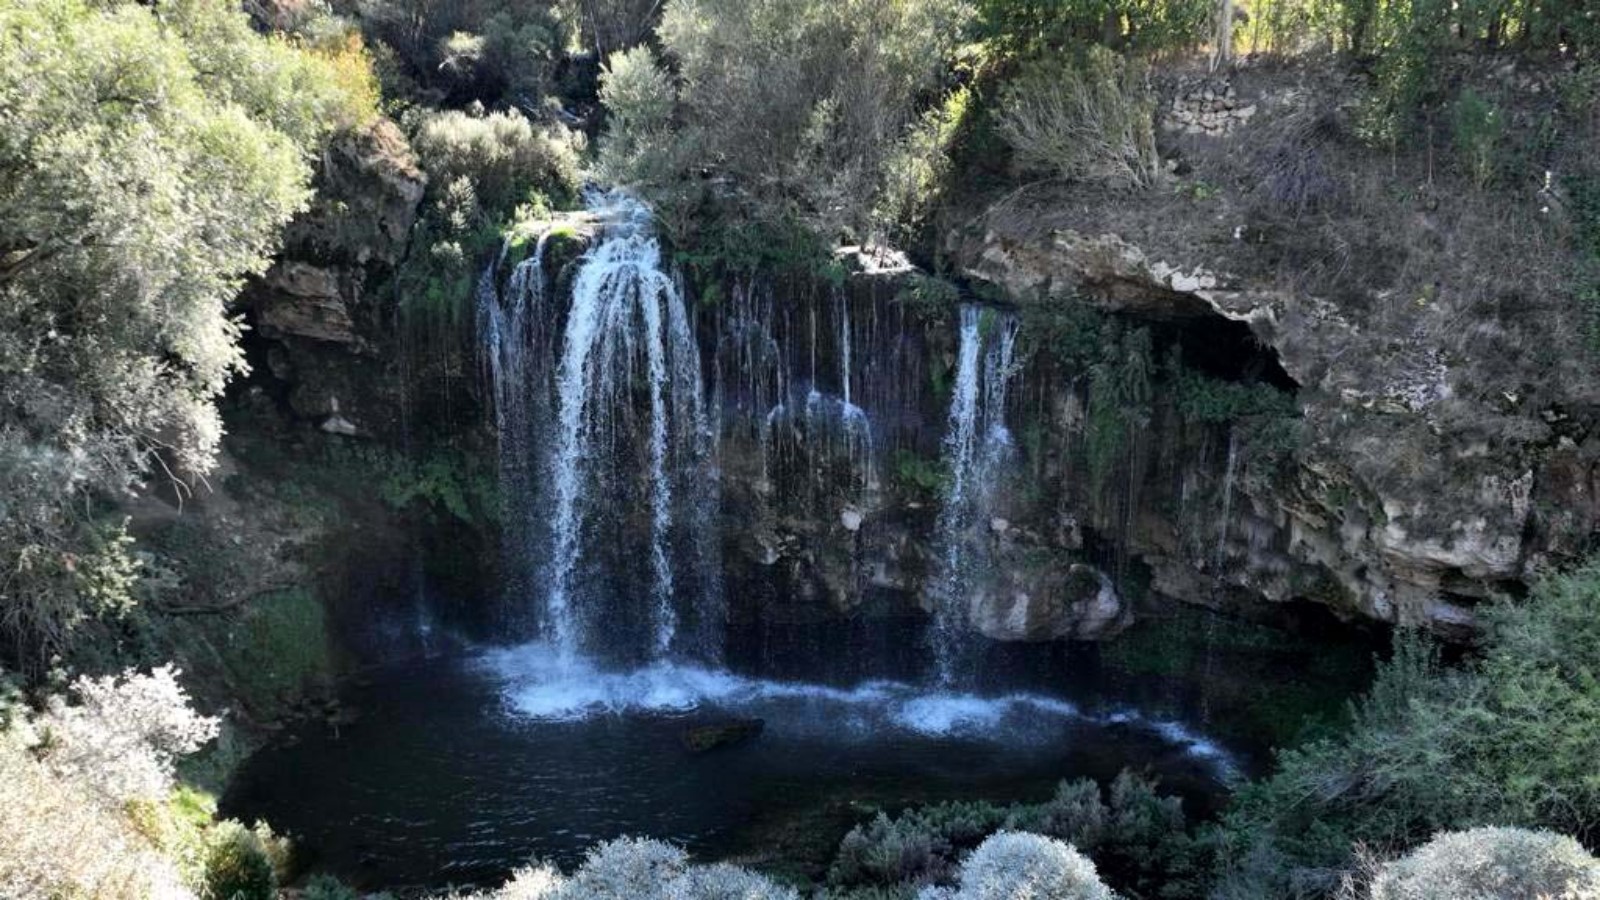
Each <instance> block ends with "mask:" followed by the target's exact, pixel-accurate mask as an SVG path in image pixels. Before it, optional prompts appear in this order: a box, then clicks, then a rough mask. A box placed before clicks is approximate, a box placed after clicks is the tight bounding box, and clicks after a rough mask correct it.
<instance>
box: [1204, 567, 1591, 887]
mask: <svg viewBox="0 0 1600 900" xmlns="http://www.w3.org/2000/svg"><path fill="white" fill-rule="evenodd" d="M1597 604H1600V564H1595V563H1591V564H1589V565H1587V566H1585V567H1583V568H1581V569H1578V570H1576V571H1574V572H1572V573H1569V574H1566V575H1561V576H1557V577H1553V578H1550V579H1549V580H1547V581H1545V582H1544V583H1542V584H1541V585H1539V586H1538V588H1537V589H1536V590H1535V591H1534V592H1533V594H1532V596H1531V597H1530V598H1529V599H1528V600H1527V601H1526V602H1524V603H1522V604H1517V605H1512V604H1506V605H1498V606H1494V607H1491V608H1488V609H1486V610H1485V612H1484V618H1485V621H1486V624H1487V626H1488V643H1487V647H1486V649H1485V651H1484V654H1483V657H1482V658H1481V659H1480V660H1478V661H1476V662H1474V663H1472V664H1471V665H1469V666H1467V667H1466V668H1464V669H1459V670H1450V669H1445V668H1443V667H1441V666H1440V665H1439V663H1438V659H1437V653H1436V652H1435V651H1434V650H1432V649H1431V648H1430V647H1429V646H1428V645H1427V644H1426V643H1423V642H1421V640H1420V639H1417V638H1406V639H1403V640H1401V641H1400V642H1399V643H1398V645H1397V649H1396V653H1395V656H1394V658H1393V659H1392V660H1390V661H1389V662H1388V663H1387V664H1386V665H1385V666H1384V667H1383V668H1382V669H1381V670H1380V674H1379V676H1378V679H1377V681H1376V683H1375V685H1374V687H1373V690H1372V693H1371V694H1370V695H1369V696H1368V697H1366V698H1365V699H1364V700H1363V701H1362V702H1361V703H1360V704H1359V705H1358V706H1357V708H1356V710H1355V716H1354V722H1353V725H1352V727H1351V729H1350V731H1349V732H1348V733H1347V734H1346V735H1345V736H1343V737H1340V738H1337V739H1329V740H1324V741H1319V742H1316V743H1313V744H1310V745H1308V746H1306V747H1303V748H1300V749H1297V750H1294V751H1290V752H1288V753H1286V754H1284V755H1283V756H1282V758H1281V761H1280V764H1279V767H1278V771H1277V773H1276V774H1274V775H1273V776H1272V777H1271V778H1270V779H1268V780H1266V781H1264V782H1261V783H1259V784H1256V785H1252V786H1250V787H1248V788H1246V789H1245V791H1244V792H1243V793H1242V794H1241V797H1240V800H1239V802H1238V804H1237V805H1236V808H1235V810H1234V811H1232V812H1231V813H1229V815H1228V817H1227V821H1226V826H1227V827H1226V830H1225V832H1224V835H1225V841H1224V845H1223V849H1224V859H1225V861H1226V862H1227V866H1226V872H1225V885H1226V886H1228V887H1229V889H1230V891H1231V893H1228V894H1226V896H1240V897H1244V896H1252V895H1257V894H1260V893H1262V892H1266V893H1275V894H1277V895H1279V896H1299V895H1302V894H1316V893H1319V892H1322V891H1326V890H1329V889H1330V887H1331V885H1332V883H1333V882H1334V881H1335V880H1336V879H1337V876H1338V873H1339V872H1340V871H1342V870H1344V869H1346V868H1348V867H1349V866H1350V865H1351V854H1352V848H1353V846H1354V845H1355V844H1356V843H1358V842H1359V843H1362V844H1365V845H1368V846H1370V847H1372V848H1374V849H1376V850H1378V851H1380V852H1382V851H1385V850H1389V849H1391V848H1403V847H1408V846H1411V845H1413V844H1415V843H1417V842H1419V841H1421V840H1423V839H1425V838H1426V837H1427V836H1428V835H1429V834H1431V833H1433V832H1435V831H1439V830H1447V829H1453V828H1462V827H1469V826H1473V825H1480V824H1489V823H1493V824H1501V825H1515V826H1521V827H1531V828H1547V829H1551V830H1554V831H1558V832H1561V833H1563V834H1572V835H1577V836H1579V837H1584V836H1593V835H1596V834H1600V784H1597V783H1596V781H1595V779H1594V766H1593V759H1594V748H1595V747H1596V746H1600V686H1597V685H1600V678H1597V675H1600V617H1597V616H1596V615H1595V614H1594V610H1595V609H1596V607H1597Z"/></svg>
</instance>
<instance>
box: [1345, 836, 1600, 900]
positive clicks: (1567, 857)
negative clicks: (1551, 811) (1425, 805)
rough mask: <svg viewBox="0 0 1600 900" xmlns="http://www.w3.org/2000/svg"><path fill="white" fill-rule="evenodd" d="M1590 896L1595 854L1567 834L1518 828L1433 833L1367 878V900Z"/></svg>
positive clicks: (1599, 867) (1595, 883)
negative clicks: (1369, 888)
mask: <svg viewBox="0 0 1600 900" xmlns="http://www.w3.org/2000/svg"><path fill="white" fill-rule="evenodd" d="M1593 897H1600V860H1596V859H1595V858H1594V857H1593V856H1591V855H1590V854H1589V853H1588V851H1586V850H1584V849H1583V846H1582V845H1581V844H1579V843H1578V842H1577V841H1575V840H1573V839H1572V838H1569V837H1563V836H1562V835H1559V834H1554V833H1552V832H1549V831H1527V830H1524V829H1521V828H1474V829H1472V830H1470V831H1457V832H1449V833H1445V834H1439V835H1436V836H1435V837H1434V838H1433V840H1431V841H1429V842H1428V843H1426V844H1424V845H1423V846H1422V847H1420V848H1418V849H1417V850H1415V851H1413V852H1412V853H1411V855H1410V856H1406V857H1403V858H1401V859H1398V860H1395V861H1394V862H1391V863H1387V864H1385V865H1384V866H1382V867H1381V868H1380V869H1379V870H1378V873H1377V875H1376V877H1374V879H1373V881H1372V900H1437V898H1450V900H1502V898H1529V900H1533V898H1550V900H1569V898H1570V900H1587V898H1593Z"/></svg>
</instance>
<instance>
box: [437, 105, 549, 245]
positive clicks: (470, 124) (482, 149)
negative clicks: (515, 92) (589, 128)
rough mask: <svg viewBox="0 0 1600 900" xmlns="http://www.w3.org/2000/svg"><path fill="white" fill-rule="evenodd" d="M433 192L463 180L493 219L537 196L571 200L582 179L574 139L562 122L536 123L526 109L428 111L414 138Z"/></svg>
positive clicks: (450, 187)
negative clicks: (471, 112)
mask: <svg viewBox="0 0 1600 900" xmlns="http://www.w3.org/2000/svg"><path fill="white" fill-rule="evenodd" d="M412 145H413V147H414V148H415V149H416V151H417V156H418V158H419V159H420V160H421V161H422V166H423V168H424V169H425V170H427V172H428V177H429V179H430V181H431V183H432V184H433V185H434V186H435V196H436V197H437V196H439V194H440V192H442V191H445V190H456V191H462V190H465V188H460V187H454V186H455V185H456V184H457V183H458V181H459V180H461V179H465V180H466V183H467V184H468V185H470V186H471V192H472V194H473V196H474V197H475V198H476V200H477V202H478V203H479V204H481V205H482V207H483V209H484V210H485V211H486V212H487V213H488V214H489V215H490V217H491V218H494V219H496V220H501V219H504V218H506V217H508V216H509V215H510V213H511V212H512V211H513V210H515V209H516V208H517V207H518V206H519V205H521V204H523V203H526V202H528V200H529V199H530V198H531V197H532V196H533V195H534V194H535V193H538V194H541V195H543V196H546V197H549V198H551V199H553V200H555V201H556V202H558V203H559V202H562V201H566V200H569V199H571V198H572V197H574V196H575V195H576V193H577V187H578V182H579V151H580V147H579V145H578V144H577V143H576V139H575V138H574V137H573V135H572V134H571V133H569V132H568V131H567V130H566V129H564V128H562V127H560V126H558V125H547V126H536V125H535V124H534V123H533V122H532V121H530V120H529V119H528V118H527V117H526V116H524V115H523V114H522V113H520V112H518V111H516V110H511V111H509V112H493V113H489V114H487V115H482V116H475V115H471V114H470V113H465V112H459V111H456V110H445V111H442V112H434V113H428V114H425V115H424V116H423V117H422V119H421V121H420V122H419V123H418V125H417V128H416V133H415V134H414V135H413V137H412Z"/></svg>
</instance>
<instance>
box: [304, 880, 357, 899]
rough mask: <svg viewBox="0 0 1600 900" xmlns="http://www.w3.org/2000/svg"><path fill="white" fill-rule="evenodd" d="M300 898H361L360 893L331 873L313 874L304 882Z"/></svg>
mask: <svg viewBox="0 0 1600 900" xmlns="http://www.w3.org/2000/svg"><path fill="white" fill-rule="evenodd" d="M300 900H361V895H360V894H359V893H357V892H356V891H355V889H354V888H350V887H346V886H345V884H344V883H343V882H341V881H340V880H339V879H337V878H335V877H333V876H332V875H314V876H312V877H311V880H310V881H308V882H306V887H305V890H304V891H302V892H301V893H300Z"/></svg>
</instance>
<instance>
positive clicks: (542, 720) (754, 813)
mask: <svg viewBox="0 0 1600 900" xmlns="http://www.w3.org/2000/svg"><path fill="white" fill-rule="evenodd" d="M346 701H347V703H348V704H350V705H351V706H352V707H353V708H355V709H358V710H360V713H361V715H360V717H359V718H358V719H357V720H356V721H354V722H353V723H350V724H347V725H345V726H342V727H340V728H337V729H334V728H331V727H330V726H329V725H328V724H327V723H323V722H307V723H303V724H301V725H300V726H298V727H296V728H295V729H293V730H292V731H291V733H289V734H286V735H284V736H283V737H282V739H280V740H279V741H277V742H276V743H275V744H274V745H273V746H271V747H269V748H267V749H266V750H264V751H262V752H261V753H259V754H257V755H256V756H255V757H253V758H252V759H251V760H250V761H249V762H248V763H247V765H246V767H245V769H244V771H243V772H242V773H241V775H240V777H239V778H238V780H237V781H236V783H235V785H234V787H233V789H232V790H231V792H230V794H229V796H228V797H226V798H225V799H224V804H223V805H224V812H225V813H226V814H228V815H233V816H242V817H246V818H252V817H257V816H259V817H264V818H266V819H267V820H268V821H270V822H272V823H273V825H274V827H276V828H279V829H280V830H287V831H289V832H290V833H292V834H294V835H296V836H297V837H298V838H299V839H300V842H301V844H302V845H303V846H304V847H305V848H306V849H307V850H308V851H309V854H310V860H309V861H310V862H311V864H312V865H313V867H315V868H318V869H323V870H329V871H333V872H335V873H338V874H340V875H342V876H343V877H345V878H347V879H349V880H351V881H352V882H354V883H356V884H358V885H360V886H362V887H365V888H368V889H378V888H387V887H402V886H424V885H425V886H431V887H439V886H442V885H444V884H449V883H454V884H458V885H459V884H492V883H497V882H498V881H499V880H501V879H502V878H503V877H504V875H505V874H506V873H507V872H508V871H509V870H510V869H512V868H514V867H516V866H518V865H521V864H523V863H525V862H526V861H528V860H529V859H531V858H534V857H538V858H543V859H553V860H555V861H557V862H559V863H562V864H563V865H567V866H570V865H572V864H573V863H574V862H575V861H576V860H577V859H578V858H580V856H581V854H582V852H583V850H584V849H585V848H587V847H588V846H590V845H592V844H593V843H595V842H596V841H600V840H605V839H609V838H612V837H617V836H619V835H624V834H637V835H649V836H653V837H660V838H665V839H668V840H672V841H676V842H678V843H681V844H683V845H684V846H686V847H687V848H688V849H689V850H690V851H691V852H693V853H694V854H696V855H697V856H699V857H700V858H702V859H716V858H724V857H738V858H741V859H744V860H746V861H755V862H759V861H761V860H763V859H772V858H776V857H782V856H785V855H786V854H788V853H790V852H791V849H790V848H788V847H786V846H780V845H783V844H785V842H789V841H793V840H796V839H797V838H796V835H797V834H799V835H801V837H804V836H805V835H806V834H810V835H811V836H812V837H814V838H816V839H817V840H819V841H820V842H821V843H822V844H823V845H825V846H831V845H832V844H833V843H836V842H837V840H838V837H840V836H842V834H843V831H844V830H847V829H848V827H849V825H850V824H851V823H852V822H854V821H858V820H859V819H861V818H862V817H864V816H865V815H866V814H867V811H868V809H869V808H870V807H872V806H882V807H886V808H898V807H901V806H905V805H910V804H916V803H926V802H935V801H939V800H946V799H979V798H982V799H989V800H994V801H1001V802H1004V801H1012V800H1042V799H1044V798H1046V797H1048V796H1049V795H1050V794H1051V793H1052V792H1053V790H1054V786H1055V784H1056V783H1057V782H1058V781H1059V780H1060V779H1062V778H1065V777H1082V776H1088V777H1094V778H1100V779H1109V778H1111V777H1114V776H1115V775H1116V773H1117V772H1118V771H1120V770H1121V769H1122V768H1124V767H1131V768H1135V769H1147V770H1150V771H1152V772H1154V773H1156V774H1158V775H1160V776H1161V777H1162V779H1163V783H1164V785H1165V786H1166V787H1167V789H1169V790H1172V791H1174V792H1176V793H1179V794H1180V795H1183V796H1185V797H1186V799H1187V800H1188V801H1189V802H1190V805H1191V806H1197V805H1198V806H1202V807H1203V806H1205V805H1206V804H1207V803H1208V802H1209V801H1211V800H1214V799H1215V798H1216V797H1217V796H1218V794H1219V793H1220V792H1221V791H1222V789H1223V787H1224V785H1225V784H1226V782H1227V781H1228V780H1229V779H1231V778H1232V777H1234V773H1235V772H1236V770H1237V765H1236V762H1235V760H1234V758H1233V757H1232V756H1231V755H1230V754H1229V753H1228V752H1226V751H1225V750H1223V749H1222V748H1221V747H1220V746H1218V745H1217V744H1216V743H1214V742H1212V741H1210V740H1208V739H1206V738H1205V737H1203V736H1201V735H1200V734H1198V733H1196V732H1195V731H1193V730H1191V729H1190V728H1188V727H1186V726H1185V725H1184V724H1183V723H1181V722H1178V721H1176V720H1171V719H1162V718H1154V717H1146V716H1145V715H1143V714H1141V713H1140V712H1138V711H1136V710H1132V709H1116V708H1111V709H1103V708H1096V709H1094V710H1092V711H1090V710H1085V709H1082V708H1080V707H1079V706H1078V705H1076V704H1074V703H1071V702H1068V701H1067V700H1064V699H1060V698H1056V697H1051V696H1047V695H1045V694H1042V693H1030V692H1026V691H1019V692H1014V693H1005V694H1000V695H996V696H978V695H974V694H961V693H949V692H936V691H932V692H930V691H927V690H924V689H921V688H918V687H916V686H914V685H912V684H910V683H907V682H903V681H894V680H863V681H861V682H859V683H857V684H854V685H838V686H832V685H821V684H811V683H804V682H800V681H780V680H767V679H761V678H755V677H749V676H743V675H737V674H732V673H729V672H724V671H712V670H707V669H702V668H696V667H693V666H683V665H669V664H658V665H653V666H649V667H646V668H643V669H640V670H636V671H631V672H612V671H604V670H601V669H599V668H596V667H594V666H592V665H587V664H582V663H579V664H576V665H571V666H563V665H562V664H561V662H560V660H559V658H558V656H557V654H555V653H553V652H551V651H550V650H549V649H548V648H546V647H542V646H539V645H528V646H523V647H516V648H509V649H500V650H491V651H487V652H483V653H480V654H476V655H472V656H468V657H465V658H458V659H434V660H429V661H425V662H420V663H414V664H410V665H406V666H399V667H395V668H393V669H391V670H387V671H385V672H382V673H380V674H378V675H376V676H374V677H372V678H370V679H369V680H368V682H367V683H365V684H362V685H358V686H352V688H351V689H350V690H349V691H348V692H347V698H346ZM750 717H759V718H761V719H763V720H764V721H765V725H766V727H765V731H764V732H763V733H762V734H761V735H760V736H759V737H757V738H755V739H754V740H751V741H748V742H746V743H743V744H739V745H737V746H732V747H726V748H722V749H719V750H715V751H712V752H709V753H704V754H694V753H690V752H689V751H688V750H686V749H685V748H684V746H683V744H682V741H681V737H682V735H683V732H684V730H685V729H686V728H687V727H690V726H693V725H695V724H700V723H706V722H717V721H726V720H727V719H729V718H750Z"/></svg>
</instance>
